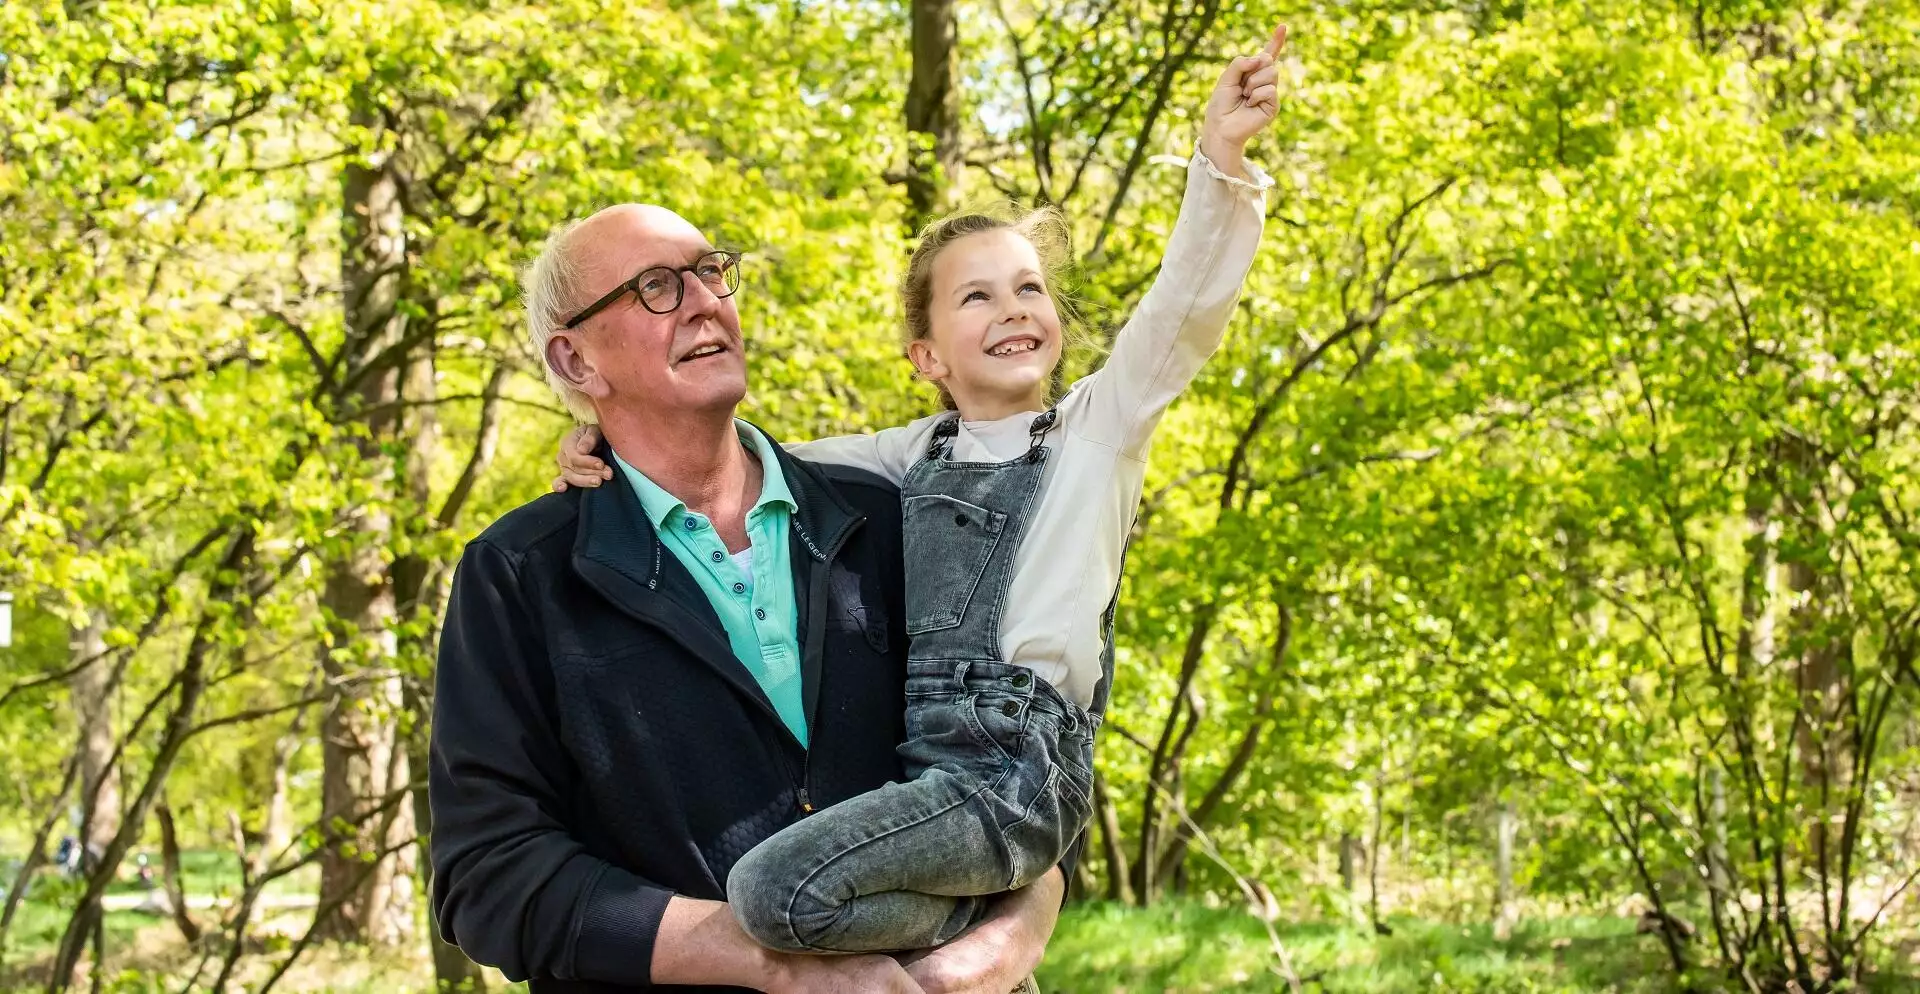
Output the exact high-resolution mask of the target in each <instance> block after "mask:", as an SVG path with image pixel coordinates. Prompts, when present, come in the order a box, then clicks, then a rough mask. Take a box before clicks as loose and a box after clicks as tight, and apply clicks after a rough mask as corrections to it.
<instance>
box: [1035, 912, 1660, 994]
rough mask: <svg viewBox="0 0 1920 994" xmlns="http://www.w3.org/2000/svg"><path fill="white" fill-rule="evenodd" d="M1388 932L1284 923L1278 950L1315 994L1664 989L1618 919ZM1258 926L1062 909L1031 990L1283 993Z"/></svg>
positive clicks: (1231, 918)
mask: <svg viewBox="0 0 1920 994" xmlns="http://www.w3.org/2000/svg"><path fill="white" fill-rule="evenodd" d="M1389 924H1390V925H1391V926H1392V928H1393V930H1394V934H1393V935H1391V936H1375V935H1373V934H1371V933H1370V932H1364V933H1363V932H1361V931H1360V930H1358V929H1355V928H1351V927H1344V926H1335V925H1325V924H1316V925H1284V926H1281V927H1280V928H1279V933H1280V941H1281V944H1282V945H1283V946H1284V947H1285V948H1286V951H1287V954H1288V956H1289V957H1290V958H1291V960H1292V967H1293V972H1294V974H1295V975H1296V976H1297V977H1299V978H1300V980H1301V981H1302V984H1301V989H1302V990H1303V991H1310V992H1325V994H1363V992H1364V994H1374V992H1379V994H1390V992H1391V994H1399V992H1407V991H1469V992H1475V994H1561V992H1575V991H1579V992H1589V991H1591V992H1611V994H1643V992H1644V994H1651V992H1656V991H1665V990H1667V989H1668V987H1667V983H1666V978H1665V976H1664V975H1663V974H1662V972H1661V964H1662V960H1661V959H1660V951H1659V949H1658V948H1657V947H1656V945H1655V943H1654V942H1653V940H1651V939H1648V938H1642V937H1639V936H1636V935H1634V933H1633V922H1631V921H1628V920H1624V919H1598V918H1562V919H1555V920H1552V921H1548V922H1539V923H1535V924H1532V925H1529V926H1523V927H1521V928H1519V929H1517V930H1516V932H1515V934H1514V936H1513V937H1512V938H1510V939H1507V940H1505V941H1501V940H1497V939H1495V938H1493V936H1492V934H1491V933H1490V931H1489V929H1488V928H1487V927H1486V926H1464V927H1463V926H1458V925H1444V924H1437V923H1433V922H1423V921H1415V920H1398V921H1391V922H1390V923H1389ZM1277 964H1278V957H1277V956H1276V954H1275V952H1274V950H1273V946H1272V944H1271V942H1270V941H1269V939H1268V937H1267V933H1266V930H1265V929H1264V928H1263V927H1262V926H1261V924H1260V922H1259V921H1258V920H1256V919H1254V918H1253V917H1251V916H1250V915H1248V914H1247V913H1246V912H1244V911H1241V910H1239V909H1237V908H1229V909H1215V908H1207V907H1204V906H1201V905H1197V904H1190V903H1174V904H1166V905H1162V906H1159V907H1154V908H1147V909H1136V908H1123V907H1119V906H1115V905H1087V906H1082V907H1076V908H1073V909H1070V910H1069V911H1068V912H1067V914H1066V915H1064V916H1063V917H1062V918H1061V921H1060V927H1059V929H1058V930H1057V931H1056V932H1055V933H1054V940H1053V944H1052V946H1051V947H1050V948H1049V949H1048V952H1047V961H1046V963H1045V964H1044V965H1043V966H1042V967H1041V970H1040V973H1039V977H1038V979H1039V981H1040V986H1041V988H1042V989H1043V990H1046V991H1058V992H1062V994H1070V992H1084V994H1094V992H1099V994H1124V992H1135V994H1144V992H1150V991H1152V992H1157V991H1168V992H1202V991H1247V992H1253V991H1287V990H1289V986H1288V984H1287V981H1286V980H1285V979H1284V977H1283V976H1282V975H1281V973H1280V972H1279V970H1278V966H1277Z"/></svg>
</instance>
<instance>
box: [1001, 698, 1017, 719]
mask: <svg viewBox="0 0 1920 994" xmlns="http://www.w3.org/2000/svg"><path fill="white" fill-rule="evenodd" d="M1000 713H1001V714H1004V715H1006V716H1007V717H1009V718H1017V717H1019V716H1020V702H1019V701H1008V702H1007V703H1005V704H1002V705H1000Z"/></svg>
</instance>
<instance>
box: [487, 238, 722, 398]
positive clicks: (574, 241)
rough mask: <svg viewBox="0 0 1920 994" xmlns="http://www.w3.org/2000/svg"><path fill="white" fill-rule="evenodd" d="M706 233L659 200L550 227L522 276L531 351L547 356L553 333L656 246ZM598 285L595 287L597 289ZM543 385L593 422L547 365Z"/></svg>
mask: <svg viewBox="0 0 1920 994" xmlns="http://www.w3.org/2000/svg"><path fill="white" fill-rule="evenodd" d="M691 239H698V240H699V241H701V242H705V240H706V239H705V236H704V235H702V234H701V233H700V229H699V228H696V227H694V225H693V223H692V222H690V221H688V220H687V219H686V218H684V217H681V216H680V215H679V214H677V213H675V212H674V211H672V210H669V209H667V208H665V207H661V206H659V205H658V204H615V205H613V206H612V207H606V208H602V209H601V210H599V211H596V212H594V213H593V214H592V215H590V216H588V217H586V218H584V219H582V220H579V221H569V222H567V223H566V224H563V225H561V226H560V227H558V228H556V229H554V231H553V233H552V234H551V235H549V236H548V238H547V244H546V247H544V248H542V249H541V250H540V254H539V255H538V256H536V257H534V260H533V263H532V265H530V266H528V267H527V271H526V276H525V278H524V280H523V283H524V286H525V288H526V290H525V304H526V309H527V331H528V334H529V337H531V338H532V340H533V348H534V352H535V353H536V354H538V355H541V356H545V355H546V354H547V343H548V342H549V341H550V340H552V338H553V335H554V333H555V332H557V331H560V330H561V329H562V328H563V326H564V325H565V324H566V322H567V321H568V320H569V319H571V318H572V317H573V315H575V314H577V313H579V312H580V310H581V309H583V308H585V307H586V306H588V305H589V304H591V303H592V302H593V301H594V300H596V299H598V298H599V296H600V295H601V294H603V293H606V292H607V290H609V289H611V288H613V287H614V286H617V285H618V284H619V282H620V281H621V280H624V279H627V278H628V277H630V276H632V275H633V274H634V273H636V272H639V271H640V270H641V269H642V268H644V267H645V266H647V265H652V264H654V263H655V261H654V260H651V259H649V258H647V256H648V254H649V253H653V252H657V251H658V250H659V247H660V246H663V245H671V244H674V243H679V242H685V241H688V240H691ZM596 288H597V289H596ZM546 371H547V385H548V386H549V387H552V388H553V392H554V393H556V394H558V395H559V396H560V399H561V400H562V401H563V402H565V403H566V405H567V410H569V411H571V412H573V416H574V417H576V418H579V419H580V420H581V421H584V422H587V423H593V422H594V421H595V420H596V415H595V414H594V410H593V405H592V403H591V402H589V400H588V399H587V397H586V396H585V395H584V394H582V393H580V391H578V390H575V389H573V387H571V386H570V385H568V384H567V382H566V380H564V379H563V378H561V376H560V375H559V373H558V372H556V371H555V370H554V369H553V368H552V367H551V366H547V367H546Z"/></svg>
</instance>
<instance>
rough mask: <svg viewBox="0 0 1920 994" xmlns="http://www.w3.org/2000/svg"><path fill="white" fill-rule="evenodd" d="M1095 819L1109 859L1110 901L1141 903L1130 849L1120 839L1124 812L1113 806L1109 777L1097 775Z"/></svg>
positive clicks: (1096, 773) (1108, 887) (1094, 780)
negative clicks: (1130, 858) (1121, 815)
mask: <svg viewBox="0 0 1920 994" xmlns="http://www.w3.org/2000/svg"><path fill="white" fill-rule="evenodd" d="M1093 809H1094V817H1095V818H1096V819H1097V820H1098V821H1099V822H1100V847H1101V852H1103V853H1105V854H1106V857H1107V900H1109V901H1118V902H1120V903H1121V904H1126V905H1132V904H1134V903H1136V902H1137V901H1138V896H1137V895H1136V894H1134V892H1133V869H1132V867H1129V866H1128V865H1127V850H1126V846H1125V845H1124V844H1123V843H1124V840H1123V839H1121V837H1120V812H1119V811H1117V810H1115V808H1114V806H1113V798H1112V796H1110V794H1109V792H1108V790H1107V778H1106V777H1104V776H1101V775H1100V773H1099V771H1097V770H1096V771H1094V774H1093Z"/></svg>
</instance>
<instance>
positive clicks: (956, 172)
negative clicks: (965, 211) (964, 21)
mask: <svg viewBox="0 0 1920 994" xmlns="http://www.w3.org/2000/svg"><path fill="white" fill-rule="evenodd" d="M912 16H913V75H912V78H911V80H910V81H909V82H908V84H907V142H908V145H907V208H908V217H907V226H908V228H909V229H911V230H912V231H916V232H917V231H918V230H919V229H920V227H921V226H922V225H924V224H926V223H927V222H928V221H931V220H933V219H934V218H935V217H936V216H938V215H939V214H940V213H942V212H943V211H945V210H946V209H947V205H949V204H951V203H953V202H954V200H955V198H956V197H957V196H958V194H959V191H960V166H961V158H960V57H959V48H960V42H959V29H958V23H959V22H958V20H957V19H956V18H955V17H954V7H953V0H913V6H912Z"/></svg>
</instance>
